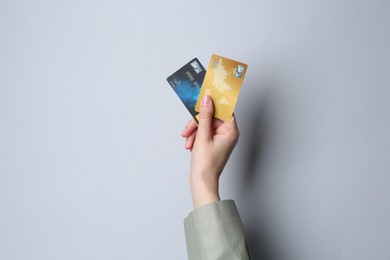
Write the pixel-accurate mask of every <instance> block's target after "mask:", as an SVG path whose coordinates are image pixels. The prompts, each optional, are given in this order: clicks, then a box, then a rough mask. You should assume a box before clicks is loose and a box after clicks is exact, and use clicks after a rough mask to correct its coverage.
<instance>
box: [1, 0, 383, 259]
mask: <svg viewBox="0 0 390 260" xmlns="http://www.w3.org/2000/svg"><path fill="white" fill-rule="evenodd" d="M213 53H216V54H220V55H223V56H226V57H229V58H232V59H236V60H239V61H242V62H246V63H247V64H248V65H249V68H248V73H247V76H246V79H245V82H244V86H243V89H242V92H241V95H240V98H239V101H238V104H237V107H236V111H235V112H236V115H237V118H238V123H239V127H240V130H241V139H240V143H239V145H238V146H237V148H236V150H235V152H234V154H233V156H232V158H231V160H230V162H229V164H228V165H227V168H226V170H225V172H224V174H223V176H222V179H221V195H222V197H223V198H232V199H235V201H236V203H237V205H238V207H239V209H240V214H241V216H242V219H243V221H244V224H245V227H246V229H247V233H248V237H249V242H250V244H251V246H252V250H253V253H254V255H255V257H256V258H255V259H286V260H295V259H296V260H322V259H324V260H329V259H343V260H352V259H353V260H360V259H361V260H367V259H373V260H389V259H390V247H389V245H390V224H389V220H390V202H389V198H390V187H389V186H390V175H389V169H390V160H389V159H390V158H389V157H390V156H389V155H390V148H389V147H390V136H389V133H390V115H389V112H390V102H389V101H390V84H389V83H390V1H388V0H370V1H363V0H359V1H339V0H330V1H317V0H314V1H313V0H306V1H304V0H297V1H288V0H282V1H179V0H177V1H127V2H125V1H41V0H40V1H4V0H3V1H1V2H0V259H4V260H11V259H12V260H16V259H40V260H42V259H95V260H96V259H186V257H187V256H186V248H185V238H184V230H183V219H184V217H186V215H187V214H188V213H189V212H190V210H191V209H192V206H191V199H190V192H189V186H188V170H189V158H190V154H189V153H188V152H186V151H185V150H184V149H183V146H184V140H182V138H181V137H180V133H181V131H182V129H183V127H184V125H185V123H186V122H187V120H189V119H190V115H189V114H188V112H187V111H186V109H185V108H184V106H183V105H182V104H181V103H180V101H179V99H178V98H177V97H176V95H175V94H174V92H173V91H172V90H171V89H170V86H169V85H168V83H167V82H166V77H167V76H169V75H170V74H171V73H173V72H174V71H176V70H177V69H178V68H179V67H181V66H182V65H184V64H185V63H186V62H188V61H189V60H190V59H192V58H193V57H198V58H199V59H200V61H201V62H202V63H203V65H204V66H207V64H208V61H209V58H210V56H211V54H213ZM262 256H263V257H266V258H261V257H262Z"/></svg>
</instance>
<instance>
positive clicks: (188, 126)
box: [181, 120, 198, 138]
mask: <svg viewBox="0 0 390 260" xmlns="http://www.w3.org/2000/svg"><path fill="white" fill-rule="evenodd" d="M197 128H198V124H197V123H196V122H195V120H190V121H188V123H187V124H186V126H185V128H184V130H183V132H182V133H181V136H182V137H184V138H188V137H189V136H190V135H191V134H192V133H193V132H194V131H195V130H196V129H197Z"/></svg>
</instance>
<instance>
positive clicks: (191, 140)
mask: <svg viewBox="0 0 390 260" xmlns="http://www.w3.org/2000/svg"><path fill="white" fill-rule="evenodd" d="M197 132H198V131H197V130H195V131H194V132H193V133H192V134H191V135H190V136H189V137H187V139H186V143H185V146H184V148H185V149H186V150H190V151H191V150H192V148H193V146H194V143H195V138H196V134H197Z"/></svg>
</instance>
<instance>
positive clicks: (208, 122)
mask: <svg viewBox="0 0 390 260" xmlns="http://www.w3.org/2000/svg"><path fill="white" fill-rule="evenodd" d="M213 115H214V104H213V101H212V100H211V98H210V97H209V96H204V97H203V98H202V101H201V105H200V111H199V127H198V138H199V139H200V140H210V138H211V136H212V131H213V126H212V121H213Z"/></svg>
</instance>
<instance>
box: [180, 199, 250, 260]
mask: <svg viewBox="0 0 390 260" xmlns="http://www.w3.org/2000/svg"><path fill="white" fill-rule="evenodd" d="M184 229H185V235H186V242H187V252H188V258H189V259H190V260H195V259H197V260H200V259H202V260H208V259H213V260H217V259H224V260H228V259H237V260H238V259H239V260H244V259H245V260H246V259H249V254H248V251H247V244H246V241H245V235H244V229H243V225H242V222H241V218H240V216H239V214H238V210H237V207H236V204H235V203H234V201H233V200H222V201H217V202H213V203H210V204H206V205H203V206H201V207H199V208H196V209H194V210H193V211H192V212H191V213H190V214H189V215H188V216H187V217H186V218H185V219H184Z"/></svg>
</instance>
